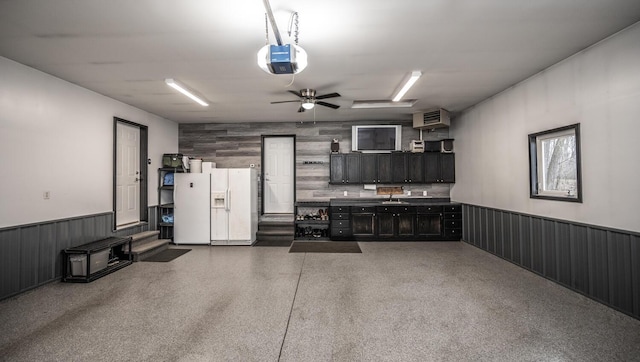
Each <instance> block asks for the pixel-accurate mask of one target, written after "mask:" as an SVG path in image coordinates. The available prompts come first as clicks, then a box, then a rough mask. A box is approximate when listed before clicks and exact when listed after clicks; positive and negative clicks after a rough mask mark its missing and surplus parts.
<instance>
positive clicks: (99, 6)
mask: <svg viewBox="0 0 640 362" xmlns="http://www.w3.org/2000/svg"><path fill="white" fill-rule="evenodd" d="M270 4H271V8H272V9H273V12H274V14H275V16H276V19H277V23H278V28H279V30H280V33H281V35H282V37H283V40H284V43H292V42H293V40H292V39H290V38H289V36H288V34H287V28H288V21H289V16H290V14H291V13H292V12H293V11H296V12H298V14H299V30H300V34H299V44H300V46H302V47H303V48H304V49H305V50H306V51H307V53H308V55H309V66H308V68H307V69H305V70H304V71H303V72H301V73H299V74H297V75H295V77H293V76H291V75H271V74H267V73H265V72H263V71H262V70H261V69H260V68H258V66H257V64H256V53H257V51H258V50H259V49H260V48H261V47H262V46H264V45H265V8H264V4H263V1H262V0H233V1H214V0H181V1H176V0H81V1H80V0H55V1H54V0H0V55H2V56H4V57H6V58H9V59H12V60H15V61H17V62H19V63H23V64H26V65H28V66H31V67H33V68H36V69H39V70H41V71H43V72H46V73H49V74H52V75H54V76H56V77H59V78H62V79H64V80H67V81H69V82H72V83H75V84H78V85H80V86H82V87H85V88H88V89H90V90H93V91H95V92H97V93H100V94H104V95H106V96H108V97H111V98H114V99H117V100H120V101H122V102H124V103H127V104H130V105H133V106H135V107H138V108H141V109H144V110H146V111H149V112H151V113H154V114H157V115H160V116H162V117H165V118H168V119H171V120H174V121H177V122H188V123H193V122H225V123H226V122H251V121H258V122H261V121H270V122H278V121H286V122H292V121H309V120H316V121H341V120H390V121H391V120H401V119H410V118H411V113H412V112H415V111H419V110H424V109H427V108H431V107H434V106H436V107H443V108H446V109H448V110H450V111H452V112H459V111H461V110H464V109H465V108H467V107H469V106H472V105H474V104H476V103H478V102H480V101H482V100H484V99H486V98H488V97H490V96H492V95H494V94H496V93H498V92H500V91H502V90H504V89H505V88H508V87H509V86H511V85H513V84H515V83H517V82H520V81H522V80H523V79H526V78H527V77H529V76H531V75H533V74H535V73H537V72H539V71H540V70H542V69H544V68H546V67H549V66H550V65H552V64H554V63H556V62H558V61H560V60H562V59H564V58H566V57H568V56H570V55H572V54H574V53H576V52H578V51H580V50H582V49H584V48H586V47H588V46H589V45H591V44H593V43H595V42H597V41H599V40H602V39H604V38H606V37H607V36H609V35H611V34H613V33H615V32H617V31H619V30H622V29H624V28H625V27H627V26H629V25H631V24H633V23H635V22H637V21H639V20H640V1H638V0H535V1H533V0H531V1H523V0H520V1H518V0H396V1H389V0H349V1H347V0H322V1H320V0H315V1H310V0H270ZM269 35H270V39H271V40H270V43H275V40H274V37H273V31H272V30H271V29H270V30H269ZM412 70H419V71H422V72H423V76H422V78H421V79H420V80H419V81H418V83H416V85H415V86H414V88H412V89H411V90H410V91H409V93H408V94H407V95H406V98H413V99H417V100H418V102H417V103H416V104H415V106H414V107H413V108H400V109H373V110H364V109H351V108H350V106H351V103H352V102H353V101H354V100H371V99H381V100H382V99H390V98H391V96H392V94H393V93H394V92H395V91H396V90H397V88H399V86H400V85H401V83H402V81H403V80H404V79H405V78H406V77H407V76H408V75H409V73H410V72H411V71H412ZM165 78H175V79H176V80H179V81H181V82H182V83H185V84H187V85H188V86H190V87H191V88H193V89H195V90H196V91H198V92H199V93H201V94H202V95H204V97H205V98H206V99H207V100H209V101H210V102H211V105H210V106H209V107H207V108H203V107H201V106H199V105H197V104H196V103H193V102H191V101H190V100H188V99H187V98H185V97H184V96H182V95H180V94H179V93H177V92H175V91H174V90H173V89H171V88H169V87H168V86H167V85H166V84H165V83H164V79H165ZM291 83H292V84H291ZM302 88H315V89H317V91H318V94H324V93H330V92H338V93H340V94H341V95H342V97H341V98H334V99H330V100H329V99H328V100H327V101H329V102H332V103H336V104H339V105H340V106H341V108H340V109H338V110H333V109H329V108H326V107H321V106H317V107H316V108H315V112H314V111H313V110H312V111H307V112H305V113H297V109H298V104H297V103H283V104H273V105H272V104H270V102H272V101H281V100H293V99H295V97H294V96H293V95H291V94H289V93H287V90H299V89H302ZM314 117H315V118H314Z"/></svg>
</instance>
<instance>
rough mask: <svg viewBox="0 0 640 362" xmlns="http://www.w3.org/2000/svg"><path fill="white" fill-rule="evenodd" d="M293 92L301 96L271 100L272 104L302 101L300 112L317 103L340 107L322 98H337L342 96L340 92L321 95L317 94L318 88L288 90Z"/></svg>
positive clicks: (334, 107)
mask: <svg viewBox="0 0 640 362" xmlns="http://www.w3.org/2000/svg"><path fill="white" fill-rule="evenodd" d="M288 92H289V93H291V94H294V95H296V97H298V98H300V99H298V100H295V101H278V102H271V104H276V103H289V102H300V108H298V112H304V111H306V110H308V109H312V108H313V107H314V106H315V105H316V104H317V105H320V106H325V107H329V108H333V109H338V108H340V106H339V105H337V104H332V103H327V102H323V101H321V100H320V99H327V98H335V97H340V94H338V93H335V92H334V93H329V94H323V95H321V96H316V90H315V89H309V88H306V89H301V90H300V91H299V92H296V91H292V90H290V91H288Z"/></svg>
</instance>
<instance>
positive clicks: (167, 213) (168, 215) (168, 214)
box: [158, 167, 185, 241]
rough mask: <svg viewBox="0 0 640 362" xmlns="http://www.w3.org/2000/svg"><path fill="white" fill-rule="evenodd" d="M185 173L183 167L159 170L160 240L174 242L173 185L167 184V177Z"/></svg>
mask: <svg viewBox="0 0 640 362" xmlns="http://www.w3.org/2000/svg"><path fill="white" fill-rule="evenodd" d="M183 172H185V170H184V168H182V167H161V168H159V169H158V231H160V235H159V238H160V239H169V240H171V241H173V184H171V185H166V184H165V182H164V179H165V175H167V174H169V173H173V174H176V173H183Z"/></svg>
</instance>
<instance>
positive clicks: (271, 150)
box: [262, 137, 295, 214]
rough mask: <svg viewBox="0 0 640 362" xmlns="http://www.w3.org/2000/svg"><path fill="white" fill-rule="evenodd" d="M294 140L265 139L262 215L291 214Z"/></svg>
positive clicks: (283, 138) (289, 138)
mask: <svg viewBox="0 0 640 362" xmlns="http://www.w3.org/2000/svg"><path fill="white" fill-rule="evenodd" d="M293 140H294V138H293V137H265V138H264V144H263V147H264V148H263V152H264V165H262V166H263V172H264V185H263V197H264V213H265V214H292V213H293V203H294V182H295V180H294V167H295V160H294V142H293Z"/></svg>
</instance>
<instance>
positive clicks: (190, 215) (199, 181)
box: [173, 173, 211, 244]
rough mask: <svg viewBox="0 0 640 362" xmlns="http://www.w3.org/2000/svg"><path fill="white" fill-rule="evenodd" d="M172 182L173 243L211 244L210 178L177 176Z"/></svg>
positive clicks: (183, 174) (178, 174)
mask: <svg viewBox="0 0 640 362" xmlns="http://www.w3.org/2000/svg"><path fill="white" fill-rule="evenodd" d="M173 183H174V186H173V190H174V191H173V242H174V243H175V244H209V243H210V242H211V238H210V237H209V223H210V217H209V214H210V211H211V208H210V204H209V193H210V190H211V175H209V174H208V173H175V174H174V182H173Z"/></svg>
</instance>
